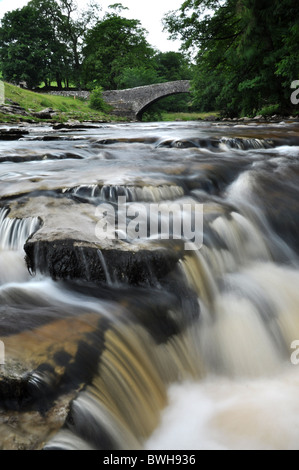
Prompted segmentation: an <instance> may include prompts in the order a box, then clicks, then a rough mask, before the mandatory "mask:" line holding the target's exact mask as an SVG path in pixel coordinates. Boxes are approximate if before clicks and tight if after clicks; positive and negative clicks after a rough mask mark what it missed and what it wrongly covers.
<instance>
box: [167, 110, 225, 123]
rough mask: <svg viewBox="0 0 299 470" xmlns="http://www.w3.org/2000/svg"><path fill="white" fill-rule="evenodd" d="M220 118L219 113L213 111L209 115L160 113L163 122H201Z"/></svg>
mask: <svg viewBox="0 0 299 470" xmlns="http://www.w3.org/2000/svg"><path fill="white" fill-rule="evenodd" d="M217 117H220V113H218V112H216V111H214V112H210V113H195V112H194V113H162V119H163V121H202V120H204V119H211V118H217Z"/></svg>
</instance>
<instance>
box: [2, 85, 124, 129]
mask: <svg viewBox="0 0 299 470" xmlns="http://www.w3.org/2000/svg"><path fill="white" fill-rule="evenodd" d="M70 120H71V121H80V122H84V121H91V122H113V121H121V120H122V119H121V118H118V117H116V116H111V115H109V114H106V113H104V112H102V111H96V110H94V109H92V108H91V107H90V106H89V104H88V102H87V101H85V100H81V99H74V98H69V97H64V96H55V95H49V94H41V93H34V92H32V91H29V90H25V89H23V88H20V87H17V86H14V85H11V84H8V83H5V104H4V105H1V106H0V123H1V122H2V123H18V122H29V123H35V122H44V121H50V122H53V123H65V122H67V121H70Z"/></svg>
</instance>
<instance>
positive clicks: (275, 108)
mask: <svg viewBox="0 0 299 470" xmlns="http://www.w3.org/2000/svg"><path fill="white" fill-rule="evenodd" d="M279 112H280V105H279V104H272V105H270V106H265V107H264V108H263V109H261V110H260V111H259V112H258V114H259V115H261V116H264V117H267V116H273V115H275V114H277V113H279Z"/></svg>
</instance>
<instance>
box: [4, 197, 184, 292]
mask: <svg viewBox="0 0 299 470" xmlns="http://www.w3.org/2000/svg"><path fill="white" fill-rule="evenodd" d="M10 209H11V212H10V214H9V217H11V218H18V219H20V218H21V219H22V218H25V217H28V215H29V214H30V216H31V217H38V218H39V219H40V220H41V221H42V224H41V227H40V229H39V230H38V231H37V232H36V233H35V234H33V235H32V236H31V237H30V238H29V239H28V240H27V242H26V244H25V246H24V249H25V253H26V262H27V266H28V268H29V270H30V271H31V272H33V273H34V272H36V271H40V272H41V273H43V274H48V275H50V276H51V277H52V279H54V280H75V279H83V280H86V281H93V282H104V283H108V284H109V283H111V282H112V283H113V282H126V283H128V284H131V285H155V284H156V282H157V280H160V279H162V278H163V277H164V276H165V275H166V274H168V273H169V272H171V271H172V270H173V269H174V268H175V266H176V264H177V262H178V261H179V260H180V259H181V258H182V257H183V256H184V251H183V249H184V245H183V242H182V241H180V240H177V241H164V243H163V242H161V241H151V242H148V241H146V242H142V243H134V244H130V243H128V242H126V241H121V240H107V239H98V238H97V237H96V234H95V232H96V224H97V222H98V219H97V218H96V216H95V207H94V206H92V205H90V204H83V203H76V204H74V202H73V201H72V200H71V199H66V198H58V199H57V198H54V197H45V196H41V197H36V198H34V197H33V198H25V199H24V201H23V202H22V201H16V202H14V203H12V204H11V205H10Z"/></svg>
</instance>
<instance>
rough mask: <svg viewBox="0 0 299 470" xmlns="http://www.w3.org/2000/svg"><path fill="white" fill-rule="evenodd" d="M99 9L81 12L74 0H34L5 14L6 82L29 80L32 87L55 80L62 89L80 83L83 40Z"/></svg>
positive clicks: (1, 38)
mask: <svg viewBox="0 0 299 470" xmlns="http://www.w3.org/2000/svg"><path fill="white" fill-rule="evenodd" d="M94 12H95V7H94V6H90V7H89V8H88V9H87V10H85V11H84V12H81V14H79V15H77V17H78V18H79V19H74V16H75V15H76V14H77V13H78V11H77V8H76V4H75V1H74V0H57V1H56V0H31V1H30V2H29V3H28V5H26V6H25V7H23V8H21V9H17V10H14V11H11V12H8V13H6V14H5V15H4V17H3V19H2V22H1V28H0V60H1V69H2V72H3V78H4V80H8V81H13V82H19V81H23V80H24V81H26V82H27V85H28V87H29V88H34V87H37V86H39V85H40V83H41V82H45V84H46V85H48V84H50V83H51V81H53V80H55V81H56V82H57V85H58V86H59V87H62V82H63V81H64V82H65V84H68V83H69V82H70V81H71V80H74V81H75V82H76V83H77V84H79V82H80V65H81V64H80V54H81V46H80V44H81V43H82V38H83V36H84V34H85V31H86V29H87V27H88V25H89V24H92V22H93V21H94Z"/></svg>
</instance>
